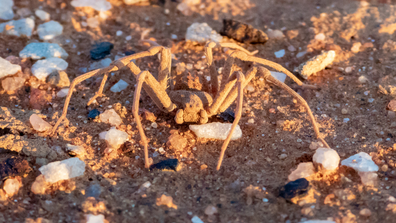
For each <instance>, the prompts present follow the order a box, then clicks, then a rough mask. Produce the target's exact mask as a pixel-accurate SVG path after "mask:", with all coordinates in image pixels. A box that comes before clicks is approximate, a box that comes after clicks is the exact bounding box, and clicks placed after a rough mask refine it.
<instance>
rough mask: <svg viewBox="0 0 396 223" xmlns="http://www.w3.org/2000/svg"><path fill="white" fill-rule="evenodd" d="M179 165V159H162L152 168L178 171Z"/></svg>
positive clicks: (151, 168)
mask: <svg viewBox="0 0 396 223" xmlns="http://www.w3.org/2000/svg"><path fill="white" fill-rule="evenodd" d="M178 165H179V160H178V159H167V160H162V161H160V162H158V163H156V164H153V165H151V166H150V170H154V169H159V170H173V171H177V166H178Z"/></svg>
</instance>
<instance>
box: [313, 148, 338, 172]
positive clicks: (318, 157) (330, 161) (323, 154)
mask: <svg viewBox="0 0 396 223" xmlns="http://www.w3.org/2000/svg"><path fill="white" fill-rule="evenodd" d="M313 162H314V163H316V164H318V165H320V166H321V167H322V168H323V169H324V170H328V171H333V170H335V169H337V168H338V165H339V163H340V156H339V155H338V153H337V151H335V150H334V149H329V148H319V149H317V150H316V152H315V154H314V155H313Z"/></svg>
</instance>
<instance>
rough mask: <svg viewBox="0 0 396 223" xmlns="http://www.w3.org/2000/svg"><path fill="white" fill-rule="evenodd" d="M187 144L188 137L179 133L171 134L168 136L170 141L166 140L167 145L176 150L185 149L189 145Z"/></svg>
mask: <svg viewBox="0 0 396 223" xmlns="http://www.w3.org/2000/svg"><path fill="white" fill-rule="evenodd" d="M187 144H188V141H187V139H185V138H184V137H183V136H181V135H179V134H171V135H170V136H169V137H168V141H167V142H166V146H168V148H170V149H174V150H183V149H184V148H185V147H186V146H187Z"/></svg>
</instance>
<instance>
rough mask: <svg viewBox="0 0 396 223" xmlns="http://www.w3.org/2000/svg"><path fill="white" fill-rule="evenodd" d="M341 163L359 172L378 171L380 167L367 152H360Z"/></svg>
mask: <svg viewBox="0 0 396 223" xmlns="http://www.w3.org/2000/svg"><path fill="white" fill-rule="evenodd" d="M341 165H343V166H348V167H351V168H353V169H354V170H356V171H357V172H376V171H378V169H379V168H378V166H377V165H376V164H375V163H374V161H373V160H372V159H371V156H370V155H369V154H367V153H365V152H360V153H358V154H355V155H353V156H351V157H349V158H348V159H345V160H343V161H342V162H341Z"/></svg>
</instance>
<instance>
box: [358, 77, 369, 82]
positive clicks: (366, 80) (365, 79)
mask: <svg viewBox="0 0 396 223" xmlns="http://www.w3.org/2000/svg"><path fill="white" fill-rule="evenodd" d="M358 81H359V83H361V84H364V83H367V82H368V79H367V77H366V76H363V75H362V76H360V77H359V78H358Z"/></svg>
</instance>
